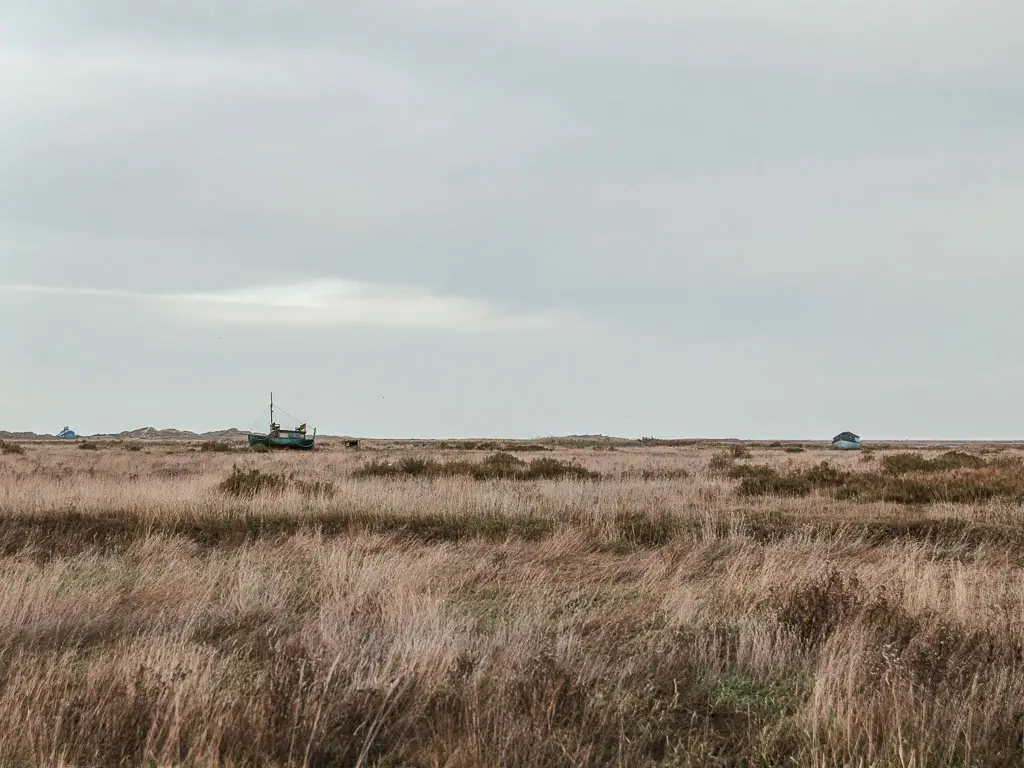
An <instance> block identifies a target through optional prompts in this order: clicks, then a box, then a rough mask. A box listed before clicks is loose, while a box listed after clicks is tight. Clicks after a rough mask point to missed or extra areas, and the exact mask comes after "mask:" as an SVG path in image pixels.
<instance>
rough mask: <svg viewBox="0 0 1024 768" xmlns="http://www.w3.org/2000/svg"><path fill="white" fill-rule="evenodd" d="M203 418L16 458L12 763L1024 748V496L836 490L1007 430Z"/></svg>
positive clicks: (9, 502)
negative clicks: (864, 457) (947, 437)
mask: <svg viewBox="0 0 1024 768" xmlns="http://www.w3.org/2000/svg"><path fill="white" fill-rule="evenodd" d="M191 447H194V446H180V447H176V446H173V445H156V446H152V447H150V448H148V449H147V452H146V453H144V454H139V453H134V454H128V453H125V452H124V451H99V452H97V453H95V454H92V455H90V454H82V453H80V452H79V451H78V450H72V448H73V446H70V445H68V446H63V445H61V446H51V445H45V446H40V447H38V448H34V449H33V450H32V451H30V452H28V453H27V454H26V455H25V456H21V457H17V458H14V457H12V458H11V459H10V460H6V461H4V462H0V479H2V484H0V586H2V589H0V671H2V673H3V674H2V676H0V723H2V725H0V764H5V765H76V766H107V765H154V766H157V765H194V766H200V765H201V766H215V765H224V766H228V765H230V766H257V765H259V766H328V765H364V766H370V765H379V766H397V765H411V766H434V765H445V766H453V767H459V766H478V765H508V766H535V765H547V766H579V765H595V766H596V765H602V766H603V765H629V766H634V765H635V766H705V765H716V766H751V765H753V766H777V765H813V766H835V767H836V768H838V767H839V766H849V765H863V766H868V765H870V766H881V767H888V766H907V765H928V766H965V765H994V766H1016V765H1020V764H1021V762H1022V761H1024V746H1022V741H1021V723H1024V647H1022V639H1021V638H1024V593H1022V591H1021V589H1020V584H1021V572H1022V571H1021V569H1022V568H1024V533H1022V532H1024V525H1022V522H1024V520H1022V518H1024V514H1022V510H1021V507H1020V505H1019V504H1018V503H1017V502H1016V501H1014V500H1013V499H1012V497H1007V496H999V495H994V496H991V497H989V498H987V499H986V500H984V501H976V500H972V501H969V502H963V501H949V500H944V501H941V502H932V503H922V504H918V503H915V504H912V505H908V504H903V503H894V502H891V501H884V500H873V499H868V498H865V497H864V496H858V497H853V498H847V499H843V498H838V497H837V496H838V495H839V492H840V490H841V489H842V488H844V487H847V486H848V485H850V484H851V483H861V482H863V483H867V484H868V485H866V486H865V487H866V488H869V489H873V488H875V485H873V484H876V483H895V484H897V486H893V487H903V486H899V484H900V483H907V482H913V483H923V484H925V485H926V486H927V487H932V486H933V485H935V484H939V485H943V484H945V485H949V484H955V483H959V482H966V481H961V480H957V479H955V478H960V477H974V476H976V479H975V480H972V481H971V482H978V483H989V484H991V483H995V482H1010V480H1008V479H1006V478H1010V477H1012V476H1013V473H1014V472H1015V471H1016V469H1015V468H1014V465H1013V461H1012V460H1014V459H1015V456H1016V454H1014V453H1013V452H1012V451H1006V452H1004V453H1001V454H999V457H998V459H995V458H993V459H992V460H991V461H989V460H986V463H985V464H984V465H980V464H977V462H975V461H974V460H973V459H963V458H951V457H949V456H946V457H945V458H944V457H943V456H942V455H940V454H936V455H935V456H933V457H926V460H927V461H928V462H929V464H928V465H927V466H925V465H922V464H921V463H920V462H918V460H916V459H914V460H906V459H899V460H897V461H895V462H888V463H885V461H884V460H885V458H886V456H882V455H880V456H879V461H878V462H877V463H873V464H872V468H871V469H872V470H874V471H870V472H864V471H860V468H861V467H862V466H863V465H862V464H861V463H860V462H859V459H858V458H857V457H845V456H844V457H839V458H837V459H833V460H832V461H829V462H828V463H823V462H822V457H823V456H825V455H826V453H825V450H824V449H818V450H814V449H810V450H808V451H807V455H799V456H789V455H787V454H785V452H784V451H780V450H777V449H775V450H772V449H771V447H770V446H768V447H766V448H763V449H758V448H756V447H748V448H747V451H748V454H747V455H746V456H745V457H744V458H737V457H735V456H732V455H731V451H730V449H722V448H720V447H710V448H708V447H704V446H701V445H694V444H685V445H679V446H665V445H660V444H659V445H653V446H647V445H645V446H634V447H629V446H617V448H618V450H616V451H615V452H606V451H599V452H594V451H593V450H592V449H591V447H586V448H579V449H558V450H553V451H551V452H550V454H545V455H544V456H543V457H542V458H543V459H552V460H554V461H555V462H556V463H557V464H558V466H579V467H582V468H583V469H586V470H587V471H588V472H591V473H594V474H593V475H591V476H588V477H587V478H586V479H585V480H584V481H582V482H581V481H580V479H579V478H577V477H576V476H574V475H573V474H572V473H567V474H561V475H557V476H554V477H546V476H542V473H541V474H540V475H538V476H536V477H534V478H532V479H528V480H527V479H523V478H522V477H520V476H519V474H520V473H523V472H525V471H526V470H525V469H524V468H528V467H529V466H531V462H527V461H524V460H523V459H520V458H519V457H517V456H511V457H510V458H505V457H504V456H501V455H500V454H499V458H494V457H493V456H485V457H484V458H483V459H481V460H473V461H464V460H463V459H461V458H452V457H451V456H449V455H448V454H447V452H446V451H440V450H438V451H434V452H431V451H425V450H424V449H423V448H422V447H419V446H417V447H413V448H409V449H404V448H402V447H401V446H398V445H388V446H385V447H383V448H381V449H380V450H381V452H380V454H378V455H381V456H382V458H381V459H380V460H379V463H386V465H387V467H389V468H395V467H398V468H399V471H397V472H396V471H395V470H394V469H388V470H387V471H385V472H382V473H379V474H378V473H375V472H362V471H361V469H360V468H365V467H367V466H374V465H375V464H376V463H377V462H374V461H367V460H366V459H364V458H362V457H360V456H359V455H358V454H354V453H351V452H344V451H337V452H331V451H326V452H323V453H318V454H316V455H301V456H299V455H283V454H279V453H269V454H254V455H251V456H246V457H245V459H244V465H243V463H240V462H237V461H236V462H235V463H233V462H232V460H233V459H237V456H232V455H230V454H226V453H224V452H221V451H202V450H197V451H194V452H193V451H190V450H189V448H191ZM716 450H717V451H723V453H724V455H726V457H727V460H720V461H719V460H712V461H709V459H712V455H711V452H712V451H716ZM459 455H460V456H464V454H463V453H460V454H459ZM506 455H508V454H506ZM773 455H774V458H773V457H772V456H773ZM972 455H973V454H972ZM512 459H515V461H512ZM1003 459H1006V460H1009V461H1003ZM452 462H460V463H458V464H457V467H458V471H449V470H448V469H445V470H443V471H441V470H437V469H436V468H437V467H447V466H448V465H450V464H451V463H452ZM714 462H717V464H718V465H719V466H718V467H717V468H716V469H713V470H712V469H711V468H710V467H709V463H714ZM953 463H955V466H951V464H953ZM940 464H941V466H939V465H940ZM480 466H483V467H497V468H498V469H486V470H482V471H485V472H494V473H495V475H494V476H489V477H487V478H486V479H487V482H480V480H478V479H477V478H476V477H475V476H474V475H473V470H472V468H473V467H480ZM552 466H554V465H552ZM466 467H469V468H470V469H469V470H465V468H466ZM881 467H885V468H888V469H887V471H879V470H878V469H876V468H881ZM410 470H411V471H410ZM862 477H866V478H869V479H867V480H863V479H859V478H862ZM994 477H1003V478H1004V479H1003V480H998V481H997V480H993V479H992V478H994ZM778 478H782V480H779V479H778ZM851 478H854V479H853V480H851ZM780 482H781V483H784V484H785V483H791V484H793V487H795V488H802V487H803V485H804V484H806V485H807V486H809V488H810V490H809V491H808V493H807V494H806V495H802V491H801V492H800V493H797V494H796V495H786V494H782V493H779V492H778V491H779V488H780V487H789V486H786V485H783V486H779V485H773V484H774V483H780ZM744 483H751V484H759V485H757V488H759V489H761V490H758V492H757V493H746V492H739V491H740V489H742V488H743V484H744ZM885 487H889V486H885ZM328 489H329V490H328ZM762 491H763V492H762Z"/></svg>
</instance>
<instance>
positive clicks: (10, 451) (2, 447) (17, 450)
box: [0, 440, 25, 456]
mask: <svg viewBox="0 0 1024 768" xmlns="http://www.w3.org/2000/svg"><path fill="white" fill-rule="evenodd" d="M0 453H2V454H4V455H6V456H19V455H21V454H23V453H25V449H24V447H22V446H21V445H18V443H9V442H7V441H6V440H0Z"/></svg>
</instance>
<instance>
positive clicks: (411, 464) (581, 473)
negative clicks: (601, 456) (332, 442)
mask: <svg viewBox="0 0 1024 768" xmlns="http://www.w3.org/2000/svg"><path fill="white" fill-rule="evenodd" d="M353 475H354V476H355V477H392V478H400V477H470V478H472V479H474V480H561V479H572V480H593V479H597V478H599V477H600V473H598V472H594V471H592V470H589V469H587V468H586V467H581V466H579V465H577V464H573V463H569V462H564V461H559V460H558V459H553V458H550V457H547V456H544V457H541V458H537V459H533V460H531V461H530V462H529V463H527V462H525V461H523V460H522V459H520V458H518V457H516V456H512V455H511V454H508V453H495V454H492V455H491V456H488V457H487V458H486V459H484V460H483V461H481V462H478V463H473V462H468V461H447V462H440V461H436V460H435V459H424V458H422V457H419V456H408V457H406V458H403V459H402V460H400V461H398V462H390V461H372V462H370V463H369V464H364V465H363V466H361V467H359V468H358V469H356V470H355V472H353Z"/></svg>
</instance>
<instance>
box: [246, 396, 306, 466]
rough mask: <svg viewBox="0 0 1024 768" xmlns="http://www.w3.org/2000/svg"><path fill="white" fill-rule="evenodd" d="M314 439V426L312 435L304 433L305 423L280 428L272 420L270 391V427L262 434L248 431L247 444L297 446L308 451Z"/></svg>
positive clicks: (272, 410) (274, 446)
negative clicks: (289, 427) (293, 427)
mask: <svg viewBox="0 0 1024 768" xmlns="http://www.w3.org/2000/svg"><path fill="white" fill-rule="evenodd" d="M315 439H316V428H315V427H314V428H313V435H312V437H308V436H307V435H306V425H305V423H303V424H300V425H299V426H297V427H295V429H281V425H280V424H278V423H277V422H275V421H274V393H273V392H271V393H270V429H269V431H268V432H267V433H266V434H264V433H262V432H250V433H249V445H250V447H251V446H254V445H265V446H267V447H268V448H297V449H299V450H302V451H309V450H312V448H313V443H314V441H315Z"/></svg>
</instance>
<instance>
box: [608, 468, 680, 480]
mask: <svg viewBox="0 0 1024 768" xmlns="http://www.w3.org/2000/svg"><path fill="white" fill-rule="evenodd" d="M689 476H690V473H689V472H687V471H686V470H685V469H683V468H682V467H644V468H643V469H627V470H626V471H625V472H623V473H622V479H623V480H685V479H686V478H688V477H689Z"/></svg>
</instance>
